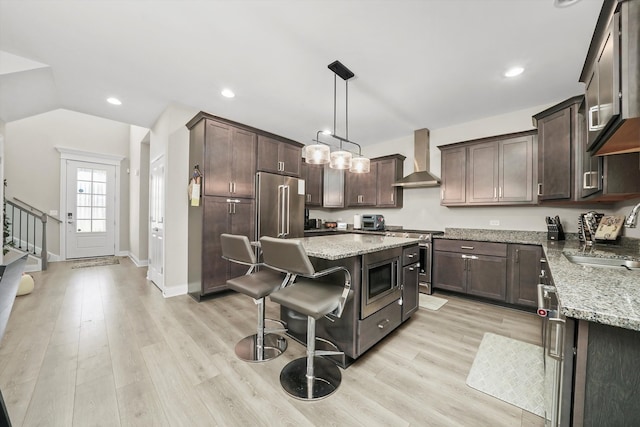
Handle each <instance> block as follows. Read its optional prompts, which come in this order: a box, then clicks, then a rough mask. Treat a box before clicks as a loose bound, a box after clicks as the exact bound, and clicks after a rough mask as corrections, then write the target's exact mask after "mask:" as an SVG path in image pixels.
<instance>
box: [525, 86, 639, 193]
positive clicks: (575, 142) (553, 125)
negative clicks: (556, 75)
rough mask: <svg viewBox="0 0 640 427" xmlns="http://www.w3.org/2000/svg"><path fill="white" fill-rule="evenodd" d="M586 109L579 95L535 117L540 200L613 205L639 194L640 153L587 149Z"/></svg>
mask: <svg viewBox="0 0 640 427" xmlns="http://www.w3.org/2000/svg"><path fill="white" fill-rule="evenodd" d="M585 114H587V115H588V114H589V113H588V112H586V107H585V104H584V98H583V97H582V96H576V97H573V98H570V99H568V100H566V101H564V102H561V103H559V104H557V105H555V106H553V107H550V108H548V109H547V110H545V111H542V112H540V113H538V114H536V115H535V116H533V123H534V125H537V127H538V169H539V170H538V200H539V201H540V202H542V203H544V202H546V201H548V202H563V203H576V202H578V203H580V202H594V201H598V202H615V201H619V200H625V199H630V198H635V197H638V195H639V194H640V154H639V153H625V154H615V155H607V156H602V157H596V156H591V154H590V153H589V152H588V151H587V145H588V141H587V137H586V132H587V130H586V126H587V125H586V121H587V119H586V118H585Z"/></svg>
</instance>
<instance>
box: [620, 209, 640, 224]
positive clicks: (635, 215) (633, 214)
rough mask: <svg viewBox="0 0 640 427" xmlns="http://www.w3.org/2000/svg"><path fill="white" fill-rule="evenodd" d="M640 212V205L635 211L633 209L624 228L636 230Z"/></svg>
mask: <svg viewBox="0 0 640 427" xmlns="http://www.w3.org/2000/svg"><path fill="white" fill-rule="evenodd" d="M639 210H640V203H638V204H637V205H635V206H634V207H633V209H631V213H630V214H629V216H628V217H627V220H626V221H625V222H624V226H625V227H627V228H634V227H635V226H636V221H637V220H638V211H639Z"/></svg>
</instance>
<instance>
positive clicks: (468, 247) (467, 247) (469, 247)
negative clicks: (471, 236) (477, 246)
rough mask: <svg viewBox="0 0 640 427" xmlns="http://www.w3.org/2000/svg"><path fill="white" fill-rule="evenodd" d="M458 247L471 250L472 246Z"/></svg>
mask: <svg viewBox="0 0 640 427" xmlns="http://www.w3.org/2000/svg"><path fill="white" fill-rule="evenodd" d="M460 249H469V250H470V251H472V250H473V246H460Z"/></svg>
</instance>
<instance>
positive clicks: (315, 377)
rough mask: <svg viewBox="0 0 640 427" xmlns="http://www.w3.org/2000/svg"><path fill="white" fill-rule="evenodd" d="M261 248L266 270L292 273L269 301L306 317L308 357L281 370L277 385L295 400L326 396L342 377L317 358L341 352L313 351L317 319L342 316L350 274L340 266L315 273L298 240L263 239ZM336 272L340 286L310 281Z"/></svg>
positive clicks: (334, 365) (338, 372)
mask: <svg viewBox="0 0 640 427" xmlns="http://www.w3.org/2000/svg"><path fill="white" fill-rule="evenodd" d="M260 245H261V247H262V254H263V257H264V264H265V265H266V266H267V267H270V268H273V269H275V270H279V271H283V272H287V273H290V274H291V278H290V280H289V283H290V284H289V285H288V286H286V287H284V288H282V289H280V290H277V291H275V292H273V293H271V295H270V298H271V301H273V302H276V303H278V304H280V305H283V306H285V307H288V308H290V309H292V310H295V311H297V312H299V313H302V314H304V315H306V316H307V355H306V357H301V358H299V359H295V360H293V361H291V362H289V363H288V364H287V365H286V366H285V367H284V368H283V369H282V371H281V372H280V384H281V385H282V388H284V390H285V391H286V392H287V393H288V394H290V395H291V396H293V397H295V398H297V399H301V400H317V399H322V398H324V397H327V396H329V395H330V394H332V393H333V392H335V391H336V390H337V388H338V387H339V386H340V382H341V381H342V374H341V373H340V369H339V368H338V366H336V364H335V363H333V362H332V361H330V360H328V359H325V358H324V357H320V356H327V355H342V354H344V353H343V352H341V351H326V350H316V348H315V344H316V320H318V319H320V318H322V317H324V316H333V317H338V318H339V317H340V316H341V315H342V312H343V310H344V307H345V304H346V301H347V298H348V297H349V291H350V289H351V274H350V273H349V270H347V269H346V268H345V267H342V266H336V267H331V268H328V269H326V270H322V271H318V272H316V271H315V268H314V267H313V265H312V264H311V261H310V260H309V257H308V256H307V253H306V252H305V250H304V247H303V246H302V243H301V242H300V241H299V240H284V239H274V238H272V237H262V238H261V239H260ZM338 271H342V272H343V273H344V276H345V278H344V285H343V286H336V285H334V284H332V283H327V282H319V281H317V280H313V279H317V278H319V277H322V276H327V275H329V274H332V273H335V272H338ZM318 339H320V338H318ZM323 341H325V340H323Z"/></svg>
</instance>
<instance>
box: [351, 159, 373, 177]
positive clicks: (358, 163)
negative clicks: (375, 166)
mask: <svg viewBox="0 0 640 427" xmlns="http://www.w3.org/2000/svg"><path fill="white" fill-rule="evenodd" d="M370 171H371V161H370V160H369V159H367V158H366V157H354V158H353V159H351V167H350V168H349V172H353V173H369V172H370Z"/></svg>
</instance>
